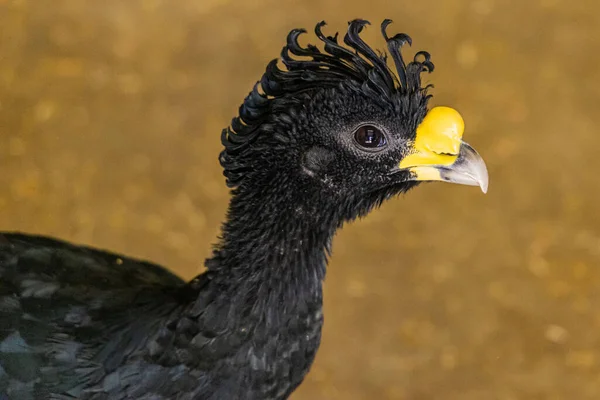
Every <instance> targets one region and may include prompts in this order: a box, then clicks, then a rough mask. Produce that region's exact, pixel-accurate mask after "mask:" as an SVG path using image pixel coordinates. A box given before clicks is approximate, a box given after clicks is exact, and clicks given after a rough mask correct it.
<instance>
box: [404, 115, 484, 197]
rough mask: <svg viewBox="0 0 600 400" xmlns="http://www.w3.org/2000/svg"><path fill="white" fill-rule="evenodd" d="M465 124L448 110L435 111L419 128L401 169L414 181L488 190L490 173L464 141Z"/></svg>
mask: <svg viewBox="0 0 600 400" xmlns="http://www.w3.org/2000/svg"><path fill="white" fill-rule="evenodd" d="M464 127H465V125H464V121H463V119H462V117H461V116H460V114H459V113H458V112H457V111H456V110H454V109H452V108H449V107H434V108H432V109H431V110H430V111H429V112H428V113H427V115H426V116H425V118H424V119H423V121H422V122H421V124H420V125H419V126H418V128H417V135H416V137H415V140H414V141H413V142H411V143H410V144H409V145H410V151H409V153H408V154H407V155H406V156H405V157H404V158H403V159H402V161H401V162H400V164H399V165H398V167H399V168H400V169H402V170H408V171H410V172H411V178H409V179H410V180H413V181H442V182H450V183H457V184H460V185H469V186H479V187H480V188H481V191H482V192H483V193H487V189H488V172H487V168H486V166H485V162H484V161H483V159H482V158H481V156H480V155H479V154H478V153H477V151H475V149H473V148H472V147H471V146H470V145H469V144H468V143H465V142H463V141H462V134H463V132H464Z"/></svg>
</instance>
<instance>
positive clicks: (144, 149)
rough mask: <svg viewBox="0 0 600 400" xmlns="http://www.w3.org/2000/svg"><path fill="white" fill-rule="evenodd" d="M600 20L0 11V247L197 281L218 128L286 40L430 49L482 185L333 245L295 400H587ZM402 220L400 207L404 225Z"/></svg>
mask: <svg viewBox="0 0 600 400" xmlns="http://www.w3.org/2000/svg"><path fill="white" fill-rule="evenodd" d="M599 4H600V3H598V2H595V1H592V0H588V1H585V0H581V1H566V0H531V1H521V0H454V1H442V0H439V1H435V0H425V1H423V0H394V1H384V0H370V1H348V0H318V1H317V0H302V1H283V0H250V1H239V0H238V1H233V0H178V1H168V0H148V1H142V0H128V1H122V0H102V1H92V0H88V1H82V0H72V1H71V0H52V1H51V0H14V1H11V0H0V32H1V34H0V229H1V230H19V231H26V232H30V233H42V234H49V235H54V236H58V237H60V238H63V239H68V240H72V241H75V242H77V243H84V244H91V245H94V246H97V247H101V248H108V249H111V250H114V251H117V252H122V253H125V254H127V255H130V256H134V257H141V258H145V259H150V260H152V261H155V262H158V263H162V264H164V265H166V266H169V268H171V269H173V270H174V271H176V272H177V273H178V274H180V275H181V276H182V277H184V278H191V277H193V276H194V275H196V274H197V273H199V272H201V271H202V268H203V267H202V262H203V260H204V258H205V257H206V256H208V254H209V251H210V245H211V244H212V243H213V242H214V241H215V236H216V235H217V233H218V229H219V224H220V222H221V220H222V218H223V213H224V211H225V208H226V206H227V201H228V191H227V189H226V187H225V184H224V178H223V177H222V175H221V169H220V167H219V165H218V162H217V154H218V152H219V150H220V141H219V135H220V130H221V129H222V128H223V127H225V126H226V125H227V124H229V122H230V119H231V117H233V116H234V115H235V113H236V111H237V107H238V106H239V104H240V103H241V101H242V100H243V98H244V97H245V96H246V94H247V93H248V91H249V90H250V89H251V87H252V85H253V83H254V82H255V81H256V80H257V79H259V78H260V76H261V74H262V73H263V71H264V68H265V66H266V64H267V62H268V61H270V60H271V59H273V58H275V57H277V56H278V55H279V51H280V49H281V47H282V46H283V45H284V43H285V36H286V34H287V32H288V31H289V30H290V29H292V28H296V27H304V28H307V29H308V30H309V32H310V35H306V36H305V38H304V39H303V40H304V42H303V43H306V41H310V42H312V43H315V42H316V40H315V38H314V36H313V35H312V29H313V27H314V25H315V24H316V23H317V22H318V21H320V20H323V19H324V20H326V21H327V22H328V26H327V27H326V32H328V33H333V32H334V31H341V32H342V33H343V32H344V31H345V29H346V26H347V21H348V20H350V19H353V18H356V17H360V18H365V19H368V20H370V21H371V22H372V23H373V25H372V26H371V27H369V28H367V31H366V32H365V38H366V39H367V40H368V42H369V43H372V44H374V45H375V46H376V47H379V48H384V47H383V46H384V43H383V40H382V38H381V37H380V34H379V24H380V22H381V20H382V19H384V18H391V19H393V20H394V22H395V23H394V25H393V26H392V28H391V30H392V31H402V32H407V33H408V34H410V35H411V36H412V38H413V48H412V49H408V50H407V51H408V52H409V54H413V53H414V52H415V51H417V50H420V49H426V50H428V51H430V52H431V53H432V56H433V60H434V62H435V64H436V70H435V72H434V73H433V74H431V75H428V76H427V80H428V81H430V82H432V83H434V84H435V89H434V91H433V94H434V98H433V105H442V104H443V105H450V106H453V107H456V108H457V109H458V110H460V111H461V112H462V114H463V116H464V118H465V121H466V132H465V139H466V140H467V141H468V142H469V143H471V144H472V145H473V146H474V147H475V148H477V149H478V150H479V152H480V153H481V154H482V156H483V157H484V159H485V160H486V161H487V163H488V168H489V172H490V190H489V192H488V194H487V195H483V194H482V193H481V192H480V191H478V190H477V189H476V188H470V187H464V186H456V185H446V184H443V183H437V184H428V185H421V187H420V188H419V189H418V190H415V191H412V192H411V193H410V194H409V195H407V196H405V197H402V198H400V199H397V200H393V201H390V202H388V203H387V204H385V205H384V206H383V207H382V208H381V209H380V210H377V211H375V212H373V213H372V214H371V215H370V216H369V217H368V218H367V219H364V220H362V221H359V222H357V223H354V224H351V225H347V226H346V227H345V228H344V229H343V230H342V231H341V232H340V233H339V234H338V236H337V237H336V239H335V241H334V253H333V258H332V261H331V264H330V267H329V272H328V276H327V281H326V288H325V329H324V337H323V343H322V347H321V349H320V352H319V353H318V356H317V360H316V362H315V365H314V367H313V368H312V370H311V372H310V374H309V375H308V377H307V379H306V381H305V383H304V384H303V385H302V386H301V387H300V389H299V390H298V391H297V392H296V393H295V394H294V395H293V397H292V398H293V399H294V400H308V399H345V400H359V399H415V400H421V399H466V400H471V399H473V400H474V399H486V400H488V399H490V400H491V399H498V400H512V399H600V212H598V207H599V205H600V203H599V200H600V189H599V187H600V185H599V184H598V179H599V177H598V174H599V173H600V157H598V151H599V150H598V149H599V148H600V132H599V131H600V113H598V108H599V107H600V101H599V100H600V68H598V67H597V66H598V62H599V61H600V53H599V52H598V49H600V5H599ZM415 210H419V211H418V212H416V211H415Z"/></svg>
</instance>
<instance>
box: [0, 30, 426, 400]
mask: <svg viewBox="0 0 600 400" xmlns="http://www.w3.org/2000/svg"><path fill="white" fill-rule="evenodd" d="M366 24H367V22H366V21H362V20H356V21H352V22H351V23H350V24H349V28H348V33H347V34H346V35H345V37H344V43H345V44H346V45H347V46H348V47H344V46H342V45H340V44H338V42H337V35H336V36H334V37H327V36H325V35H324V34H323V33H322V27H323V26H324V24H323V23H320V24H318V25H317V27H316V30H315V33H316V35H317V37H318V38H319V39H320V40H321V41H322V42H323V43H324V52H323V51H321V50H318V49H317V47H316V46H313V45H309V46H308V47H306V48H303V47H301V46H300V45H299V44H298V41H297V39H298V36H299V35H300V34H301V33H302V32H303V31H302V30H293V31H292V32H290V35H289V36H288V42H287V45H286V46H285V47H284V49H283V52H282V60H283V62H284V64H285V66H286V67H287V69H286V70H281V69H279V68H278V67H277V65H276V60H274V61H273V62H271V63H270V64H269V65H268V66H267V69H266V72H265V74H264V76H263V77H262V79H261V80H260V82H259V83H258V84H257V85H256V86H255V88H254V89H253V91H252V92H251V93H250V94H249V96H248V97H247V98H246V99H245V101H244V103H243V104H242V106H241V107H240V110H239V116H237V117H236V118H234V119H233V121H232V124H231V127H229V128H227V129H225V130H224V131H223V134H222V138H221V139H222V143H223V145H224V150H223V152H222V153H221V155H220V162H221V164H222V166H223V168H224V174H225V176H226V178H227V184H228V185H229V186H230V187H231V188H232V199H231V203H230V207H229V210H228V214H227V218H226V221H225V223H224V225H223V230H222V235H221V238H220V241H219V243H218V244H217V245H216V246H215V249H214V254H213V256H212V257H211V258H210V259H208V260H207V261H206V266H207V268H208V272H206V273H204V274H202V275H200V276H198V277H197V278H196V279H194V280H192V281H191V282H187V283H186V282H183V281H182V280H180V279H179V278H177V277H176V276H174V275H173V274H171V273H169V272H167V270H165V269H163V268H162V267H160V266H156V265H153V264H149V263H146V262H142V261H138V260H132V259H129V258H127V257H125V256H122V255H117V254H112V253H108V252H104V251H100V250H95V249H89V248H84V247H79V246H75V245H72V244H67V243H64V242H61V241H57V240H54V239H49V238H43V237H35V236H29V235H20V234H12V233H5V234H0V275H1V281H0V324H1V326H0V395H4V396H7V397H8V398H10V399H23V400H26V399H75V398H77V399H107V400H108V399H110V400H114V399H153V400H159V399H207V400H216V399H249V400H254V399H256V400H259V399H261V400H269V399H273V400H275V399H285V398H287V397H288V396H289V395H290V394H291V393H292V392H293V390H294V389H295V388H296V387H297V386H298V385H299V384H300V383H301V382H302V380H303V379H304V376H305V375H306V373H307V372H308V370H309V368H310V365H311V364H312V362H313V359H314V356H315V354H316V351H317V349H318V346H319V342H320V332H321V326H322V321H323V317H322V290H321V289H322V281H323V279H324V277H325V266H326V262H327V256H328V254H329V251H330V246H331V240H332V237H333V235H334V233H335V231H336V229H337V228H339V227H340V226H341V225H342V224H343V223H344V222H346V221H349V220H352V219H354V218H356V217H358V216H362V215H365V214H366V213H368V211H370V210H371V209H372V208H373V207H376V206H378V205H379V204H381V202H382V201H384V200H385V199H387V198H389V197H391V196H393V195H396V194H398V193H401V192H405V191H407V190H408V189H410V188H411V187H414V186H415V185H416V183H415V182H412V181H408V180H407V179H405V178H406V174H405V173H403V172H402V171H397V170H396V169H395V166H396V165H397V164H398V161H399V160H400V159H401V158H402V156H403V155H404V154H405V153H406V148H405V147H404V146H405V143H406V141H407V140H409V139H410V138H411V137H414V132H415V129H416V126H417V125H418V123H419V122H420V121H421V120H422V119H423V117H424V115H425V114H426V112H427V109H426V108H427V101H428V98H429V96H428V95H427V93H426V91H427V87H425V88H423V87H421V82H420V74H421V72H423V71H431V70H432V69H433V64H432V63H431V61H430V59H429V55H428V54H427V53H424V52H421V53H418V55H417V57H422V58H423V61H417V59H416V58H417V57H415V61H412V62H411V63H409V64H408V65H405V64H404V61H403V59H402V57H401V55H400V51H399V49H400V47H401V46H402V45H403V44H404V43H410V38H409V37H408V36H407V35H404V34H399V35H396V36H394V37H392V38H389V37H388V36H387V34H386V33H385V29H386V28H387V26H388V25H389V21H384V23H383V24H382V30H383V34H384V37H385V38H386V40H387V43H388V50H389V52H390V54H392V58H393V60H394V62H395V64H396V67H397V76H396V74H394V73H393V72H392V71H391V70H390V69H389V68H388V67H387V64H386V59H385V57H384V56H383V55H379V54H377V53H376V52H375V51H374V50H373V49H371V48H370V47H369V46H368V45H367V44H366V43H364V42H363V41H362V39H361V38H360V36H359V33H360V31H361V30H362V29H363V27H364V26H365V25H366ZM293 56H301V57H303V58H302V60H297V59H294V58H293ZM307 57H308V59H307ZM364 121H371V122H372V121H375V122H374V123H377V124H378V126H379V125H380V126H382V127H385V131H386V132H387V135H388V136H389V139H390V145H389V148H388V149H386V150H385V151H383V152H379V153H375V152H362V151H361V150H360V149H357V148H356V147H355V144H354V143H353V142H352V139H351V135H350V133H351V132H352V130H353V129H355V127H356V126H357V125H359V124H360V123H362V122H364Z"/></svg>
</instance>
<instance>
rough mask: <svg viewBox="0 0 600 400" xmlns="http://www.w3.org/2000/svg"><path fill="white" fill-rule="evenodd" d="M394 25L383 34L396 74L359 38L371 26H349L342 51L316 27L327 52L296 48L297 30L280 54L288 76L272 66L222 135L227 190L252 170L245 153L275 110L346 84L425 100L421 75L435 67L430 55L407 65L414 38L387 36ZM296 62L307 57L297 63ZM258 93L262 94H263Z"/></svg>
mask: <svg viewBox="0 0 600 400" xmlns="http://www.w3.org/2000/svg"><path fill="white" fill-rule="evenodd" d="M391 22H392V21H391V20H389V19H386V20H384V21H383V22H382V23H381V32H382V35H383V37H384V39H385V41H386V43H387V48H388V52H389V54H390V55H391V56H392V59H393V61H394V64H395V67H396V73H394V72H392V70H391V69H390V68H389V67H388V64H387V55H386V54H385V53H379V54H378V53H376V52H375V50H373V49H372V48H371V47H370V46H369V45H368V44H367V43H365V42H364V41H363V40H362V39H361V37H360V33H361V31H362V30H363V28H364V27H365V26H366V25H369V24H370V23H369V21H366V20H362V19H355V20H353V21H350V22H349V23H348V30H347V32H346V34H345V35H344V44H346V46H348V47H349V48H346V47H343V46H341V45H340V44H339V43H338V33H336V34H335V35H334V36H325V35H324V34H323V32H322V28H323V26H325V25H326V23H325V21H321V22H320V23H318V24H317V25H316V27H315V34H316V36H317V38H319V40H321V41H322V42H323V44H324V52H323V51H321V50H319V48H317V47H316V46H315V45H312V44H308V45H307V46H306V47H302V46H301V45H300V44H299V43H298V38H299V36H300V35H301V34H303V33H306V30H304V29H293V30H292V31H290V33H289V34H288V36H287V43H286V45H285V46H284V47H283V49H282V51H281V61H282V62H283V64H284V66H285V67H286V69H285V70H283V69H280V68H279V67H278V66H277V61H278V60H277V59H274V60H272V61H271V62H270V63H269V64H268V65H267V68H266V71H265V73H264V74H263V76H262V78H261V80H260V81H259V82H257V83H256V84H255V85H254V88H253V89H252V91H251V92H250V94H249V95H248V96H247V97H246V98H245V99H244V102H243V104H242V105H241V106H240V108H239V115H238V116H236V117H234V118H233V119H232V122H231V125H230V126H229V127H227V128H225V129H223V131H222V133H221V143H222V144H223V146H224V150H223V151H222V152H221V154H220V156H219V161H220V163H221V166H222V167H223V168H224V172H223V173H224V175H225V176H226V178H227V186H228V187H230V188H232V187H237V186H239V185H240V184H241V182H242V179H243V176H244V174H245V172H246V171H247V169H248V166H247V165H246V163H244V162H243V161H242V160H243V159H245V157H244V153H248V152H249V151H250V150H249V146H250V144H251V143H254V142H255V139H256V138H257V136H258V135H259V134H260V133H261V132H262V131H263V130H264V129H261V128H264V125H265V122H267V120H268V118H269V117H270V116H271V115H272V114H273V111H276V110H277V109H281V108H284V109H285V108H286V106H287V105H289V104H290V103H293V102H294V101H296V102H297V101H298V100H302V98H305V96H302V94H304V95H306V94H308V93H312V92H314V91H315V90H319V89H323V88H327V87H338V86H339V85H341V84H343V83H351V84H355V85H359V87H360V88H361V89H362V91H363V92H364V93H365V94H366V95H368V96H374V97H375V98H378V97H379V98H381V97H382V96H383V97H385V98H388V99H391V97H392V96H393V95H395V94H404V95H423V96H425V97H426V98H428V97H430V95H427V94H426V92H427V90H428V89H429V88H430V87H431V86H432V85H427V86H425V87H422V86H421V73H422V72H425V71H427V72H432V71H433V69H434V65H433V63H432V62H431V57H430V55H429V53H428V52H426V51H419V52H418V53H416V55H415V56H414V59H413V61H411V62H409V63H408V64H406V63H405V62H404V59H403V58H402V54H401V49H402V47H403V46H404V45H405V44H406V43H408V44H409V45H412V40H411V38H410V36H408V35H407V34H405V33H399V34H396V35H394V36H393V37H389V36H388V34H387V28H388V26H389V25H390V24H391ZM293 56H297V57H303V59H295V58H294V57H293ZM259 89H260V90H259Z"/></svg>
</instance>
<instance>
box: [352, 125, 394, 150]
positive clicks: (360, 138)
mask: <svg viewBox="0 0 600 400" xmlns="http://www.w3.org/2000/svg"><path fill="white" fill-rule="evenodd" d="M354 138H355V139H356V141H357V142H358V144H360V145H361V146H362V147H366V148H369V149H373V148H376V147H382V146H385V144H386V140H385V135H384V134H383V132H381V130H380V129H378V128H376V127H374V126H373V125H363V126H361V127H360V128H358V129H357V130H356V133H355V134H354Z"/></svg>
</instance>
